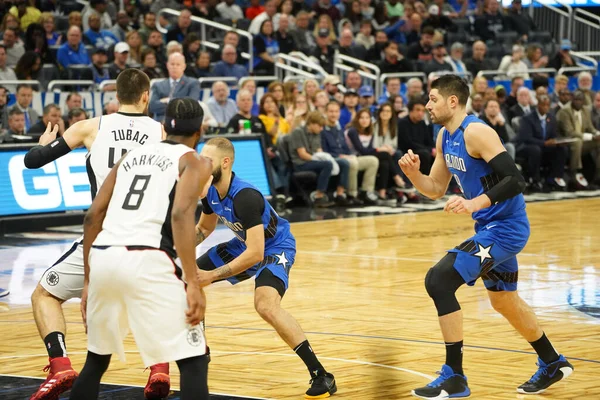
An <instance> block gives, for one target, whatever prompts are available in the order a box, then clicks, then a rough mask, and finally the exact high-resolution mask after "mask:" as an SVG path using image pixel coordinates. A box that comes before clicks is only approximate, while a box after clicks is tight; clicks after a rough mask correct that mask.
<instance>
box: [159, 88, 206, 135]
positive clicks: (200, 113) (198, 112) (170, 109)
mask: <svg viewBox="0 0 600 400" xmlns="http://www.w3.org/2000/svg"><path fill="white" fill-rule="evenodd" d="M203 120H204V110H203V109H202V106H201V105H200V102H199V101H198V100H197V99H192V98H189V97H184V98H179V99H173V100H171V101H169V104H167V110H166V111H165V122H164V127H165V131H166V132H167V134H169V135H177V136H193V135H194V134H195V133H196V132H199V131H200V129H201V128H202V121H203Z"/></svg>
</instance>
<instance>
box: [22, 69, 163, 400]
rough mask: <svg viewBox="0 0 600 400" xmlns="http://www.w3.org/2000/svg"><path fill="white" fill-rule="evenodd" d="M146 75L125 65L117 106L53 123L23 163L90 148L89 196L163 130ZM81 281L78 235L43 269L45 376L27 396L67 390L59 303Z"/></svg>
mask: <svg viewBox="0 0 600 400" xmlns="http://www.w3.org/2000/svg"><path fill="white" fill-rule="evenodd" d="M149 90H150V80H149V79H148V76H147V75H146V74H145V73H143V72H142V71H140V70H137V69H127V70H125V71H123V72H122V73H121V74H119V76H118V77H117V98H118V99H119V102H120V108H119V111H118V112H117V113H115V114H111V115H106V116H102V117H96V118H91V119H88V120H84V121H80V122H77V123H76V124H74V125H73V126H71V127H70V128H69V129H67V131H66V132H65V133H64V134H63V136H62V137H59V138H56V132H57V126H55V127H54V129H52V128H51V126H50V124H49V125H48V128H47V129H46V132H44V134H43V135H42V136H41V137H40V141H39V144H40V145H39V146H36V147H34V148H32V149H31V150H30V151H29V152H28V153H27V155H26V156H25V165H26V166H27V168H40V167H42V166H44V165H45V164H47V163H50V162H52V161H54V160H56V159H57V158H59V157H61V156H63V155H65V154H67V153H68V152H70V151H71V150H72V149H76V148H78V147H81V146H85V147H86V148H87V149H88V154H87V160H86V167H87V168H86V169H87V173H88V178H89V181H90V187H91V194H92V199H93V198H94V197H95V196H96V193H97V192H98V190H99V188H100V187H101V186H102V183H103V182H104V180H105V179H106V177H107V176H108V174H109V172H110V171H111V168H112V167H113V166H114V165H115V163H116V162H117V161H118V160H119V159H120V158H121V157H122V156H123V155H124V154H125V153H127V151H129V150H133V149H135V148H138V147H140V146H144V145H148V144H153V143H159V142H160V141H161V140H162V139H163V138H164V130H163V128H162V125H161V124H160V123H159V122H156V121H154V120H153V119H152V118H150V117H148V116H147V108H148V101H149ZM83 281H84V268H83V245H82V238H80V239H78V240H76V241H75V242H74V243H73V245H72V246H71V248H70V249H69V250H68V251H66V252H65V253H64V254H63V255H62V256H61V257H60V258H59V259H58V260H57V261H56V262H55V263H54V264H53V265H52V266H51V267H50V268H48V269H47V270H46V272H45V273H44V274H43V275H42V278H41V279H40V282H39V283H38V285H37V287H36V289H35V291H34V293H33V295H32V296H31V302H32V306H33V315H34V318H35V322H36V324H37V327H38V331H39V333H40V336H41V337H42V339H44V344H45V345H46V349H47V351H48V356H49V358H50V365H49V366H48V367H47V368H48V369H49V370H50V371H49V374H48V377H47V379H46V381H44V382H43V383H42V385H41V386H40V388H39V389H38V391H37V392H36V393H34V394H33V395H32V397H31V400H45V399H55V398H58V395H59V394H60V393H63V392H64V391H66V390H68V389H69V388H70V387H71V386H72V384H73V381H74V380H75V378H76V377H77V373H76V372H75V371H74V370H73V369H72V367H71V362H70V360H69V358H68V357H67V351H66V344H65V334H66V325H65V320H64V316H63V312H62V307H61V304H62V303H63V302H65V301H66V300H69V299H71V298H74V297H81V292H82V289H83Z"/></svg>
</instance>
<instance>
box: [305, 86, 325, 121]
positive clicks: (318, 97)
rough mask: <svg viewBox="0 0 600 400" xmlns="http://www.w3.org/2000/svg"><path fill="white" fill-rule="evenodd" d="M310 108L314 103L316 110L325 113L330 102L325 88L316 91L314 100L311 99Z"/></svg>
mask: <svg viewBox="0 0 600 400" xmlns="http://www.w3.org/2000/svg"><path fill="white" fill-rule="evenodd" d="M310 103H311V104H309V105H308V106H309V108H310V106H311V105H312V106H313V108H314V110H316V111H319V112H320V113H321V114H323V115H325V112H326V109H327V103H329V95H328V94H327V92H326V91H324V90H323V89H319V90H317V91H316V92H315V94H314V96H313V99H312V101H310Z"/></svg>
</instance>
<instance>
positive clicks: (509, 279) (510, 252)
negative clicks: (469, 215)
mask: <svg viewBox="0 0 600 400" xmlns="http://www.w3.org/2000/svg"><path fill="white" fill-rule="evenodd" d="M529 233H530V229H529V220H528V219H527V216H526V215H524V216H519V217H517V218H510V219H505V220H498V221H491V222H488V223H486V224H481V223H479V222H477V223H475V235H474V236H472V237H470V238H469V239H467V240H466V241H464V242H463V243H461V244H460V245H458V246H456V247H455V248H454V249H452V250H448V252H449V253H456V254H457V256H456V260H455V262H454V268H455V269H456V270H457V271H458V273H459V274H460V275H461V276H462V278H463V279H464V281H465V282H466V283H467V285H469V286H473V285H474V284H475V281H476V280H477V279H478V278H481V279H483V283H484V284H485V287H486V288H487V289H488V290H493V291H515V290H517V281H518V279H519V264H518V263H517V254H519V252H521V250H523V248H524V247H525V245H526V244H527V240H528V239H529Z"/></svg>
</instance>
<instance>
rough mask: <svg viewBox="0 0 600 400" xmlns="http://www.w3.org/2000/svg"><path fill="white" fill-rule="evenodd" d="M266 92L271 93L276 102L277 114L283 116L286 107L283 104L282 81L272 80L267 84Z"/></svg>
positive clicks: (283, 91)
mask: <svg viewBox="0 0 600 400" xmlns="http://www.w3.org/2000/svg"><path fill="white" fill-rule="evenodd" d="M267 92H268V93H271V94H272V95H273V98H274V99H275V102H276V103H277V108H278V110H279V115H281V116H283V117H285V115H286V109H285V105H284V104H283V102H284V100H285V90H284V88H283V83H281V82H279V81H274V82H271V83H270V84H269V86H268V87H267Z"/></svg>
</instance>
